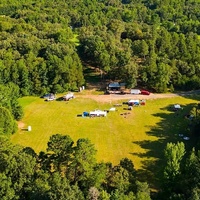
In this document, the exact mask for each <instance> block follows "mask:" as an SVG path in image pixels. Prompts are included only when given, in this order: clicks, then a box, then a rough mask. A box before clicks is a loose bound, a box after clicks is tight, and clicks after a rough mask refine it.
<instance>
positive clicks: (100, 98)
mask: <svg viewBox="0 0 200 200" xmlns="http://www.w3.org/2000/svg"><path fill="white" fill-rule="evenodd" d="M193 94H200V90H195V91H189V92H180V93H165V94H153V93H151V94H150V95H131V94H126V95H120V94H110V95H92V94H85V95H76V96H77V97H82V98H89V99H94V100H95V101H98V102H105V103H107V102H111V101H118V100H123V99H161V98H172V97H177V96H188V95H193Z"/></svg>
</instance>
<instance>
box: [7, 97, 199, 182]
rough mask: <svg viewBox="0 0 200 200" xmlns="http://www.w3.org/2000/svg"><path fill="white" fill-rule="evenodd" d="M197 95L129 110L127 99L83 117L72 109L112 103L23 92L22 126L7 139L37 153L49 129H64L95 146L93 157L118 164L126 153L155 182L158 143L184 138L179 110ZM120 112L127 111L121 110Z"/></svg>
mask: <svg viewBox="0 0 200 200" xmlns="http://www.w3.org/2000/svg"><path fill="white" fill-rule="evenodd" d="M198 98H199V97H194V98H184V97H175V98H168V99H154V100H148V101H147V102H146V105H145V106H139V107H134V108H133V110H132V111H128V110H124V109H123V108H126V107H127V105H123V106H122V107H118V108H117V111H115V112H109V113H108V115H107V117H102V118H87V117H77V115H79V114H82V112H83V111H91V110H94V109H102V110H104V109H109V108H110V107H112V106H113V105H112V104H111V103H99V102H96V101H94V100H92V99H85V98H82V97H77V98H75V99H73V100H70V101H69V102H66V101H51V102H46V101H44V99H40V98H38V97H24V98H21V99H20V103H21V105H22V106H23V107H24V111H25V116H24V118H23V119H22V121H21V124H24V128H22V129H19V130H18V132H17V133H16V134H14V135H13V136H12V138H11V139H12V141H13V143H17V144H21V145H23V146H29V147H32V148H33V149H34V150H35V151H36V152H37V153H38V152H40V151H45V149H46V144H47V142H48V140H49V137H50V136H51V135H52V134H56V133H60V134H68V135H70V136H71V138H72V139H73V140H74V141H75V142H76V141H77V139H79V138H89V139H90V140H91V141H92V143H94V144H95V147H96V149H97V150H98V152H97V159H98V161H105V162H112V163H113V164H118V163H119V161H120V159H121V158H124V157H127V158H129V159H131V160H132V161H133V163H134V165H135V168H136V169H138V173H139V174H140V175H141V179H142V177H144V179H146V178H148V179H152V182H156V177H157V175H158V176H159V173H160V171H161V166H162V159H161V158H162V157H163V149H164V148H165V146H166V143H167V142H176V141H183V140H182V138H180V137H179V136H178V134H179V133H181V134H184V135H187V136H188V134H189V130H188V120H187V119H185V118H184V115H185V114H187V113H188V111H189V110H190V108H191V107H192V106H194V105H195V104H196V103H197V102H198ZM118 103H122V101H119V102H118ZM176 103H179V104H181V105H182V106H183V110H182V111H180V112H179V113H178V114H177V113H174V112H172V110H171V106H172V105H173V104H176ZM124 113H129V114H127V115H121V114H124ZM29 125H30V126H31V127H32V131H30V132H28V131H27V130H26V128H27V127H28V126H29ZM192 142H193V140H192V139H191V140H189V141H186V145H190V144H191V143H192ZM153 179H154V180H153ZM152 184H153V183H152Z"/></svg>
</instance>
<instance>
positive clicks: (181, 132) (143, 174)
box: [132, 104, 196, 191]
mask: <svg viewBox="0 0 200 200" xmlns="http://www.w3.org/2000/svg"><path fill="white" fill-rule="evenodd" d="M195 105H196V104H188V105H186V106H182V108H183V109H180V110H178V111H176V112H175V111H173V110H172V107H173V105H168V106H166V107H163V108H160V113H156V114H153V116H154V117H159V118H160V119H161V120H160V122H159V123H157V124H156V126H152V127H149V128H150V131H149V132H147V133H146V134H147V135H149V136H154V137H157V140H154V141H152V140H144V141H134V142H133V143H134V144H137V145H139V146H140V147H141V148H142V149H144V150H145V153H132V155H137V156H139V157H140V158H143V161H142V169H139V170H138V171H137V176H138V179H139V180H140V181H147V182H148V183H149V185H150V188H152V190H155V191H157V190H159V189H160V186H161V184H162V177H163V170H164V167H165V160H164V149H165V147H166V145H167V143H169V142H172V143H177V142H178V141H182V142H184V143H185V146H186V150H187V149H191V148H192V146H193V145H195V138H193V136H192V135H191V130H190V123H191V121H190V120H189V119H187V118H186V117H185V116H186V115H187V114H188V112H189V111H190V110H191V109H192V108H193V107H194V106H195ZM183 136H188V137H190V138H191V139H190V140H188V141H185V140H184V139H183Z"/></svg>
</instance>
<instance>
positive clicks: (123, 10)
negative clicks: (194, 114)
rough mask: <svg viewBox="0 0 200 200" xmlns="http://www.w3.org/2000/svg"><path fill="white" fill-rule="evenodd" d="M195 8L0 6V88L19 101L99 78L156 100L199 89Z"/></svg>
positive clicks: (181, 4)
mask: <svg viewBox="0 0 200 200" xmlns="http://www.w3.org/2000/svg"><path fill="white" fill-rule="evenodd" d="M199 11H200V6H199V3H198V1H194V0H189V1H186V0H180V1H174V0H172V1H169V2H168V1H160V0H152V1H140V0H122V1H119V0H113V1H101V0H94V1H91V0H79V1H78V0H74V1H73V2H71V1H67V0H66V1H58V0H55V1H52V2H49V1H38V0H27V1H20V2H16V1H14V0H9V1H5V0H2V1H1V3H0V46H1V48H0V80H1V83H2V84H7V83H9V82H12V83H14V84H16V85H17V86H18V87H19V88H20V94H21V95H29V94H31V95H38V94H42V93H45V92H48V91H52V92H63V91H66V90H76V89H78V88H79V86H81V85H83V84H85V81H84V74H83V69H84V68H85V67H86V66H87V65H92V66H93V67H96V68H98V69H100V70H101V71H102V74H103V78H105V79H108V80H120V81H126V83H127V86H128V87H134V86H137V85H139V86H142V87H147V88H149V89H152V90H154V91H157V92H165V91H166V90H167V89H168V88H169V89H170V90H171V91H173V90H174V89H187V90H191V89H196V88H199V85H200V81H199V80H200V79H199V77H200V70H199V68H200V66H199V63H200V40H199V34H200V20H199V18H200V16H199Z"/></svg>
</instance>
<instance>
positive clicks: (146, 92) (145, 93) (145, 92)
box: [141, 90, 150, 95]
mask: <svg viewBox="0 0 200 200" xmlns="http://www.w3.org/2000/svg"><path fill="white" fill-rule="evenodd" d="M141 94H143V95H150V92H149V91H147V90H141Z"/></svg>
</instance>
